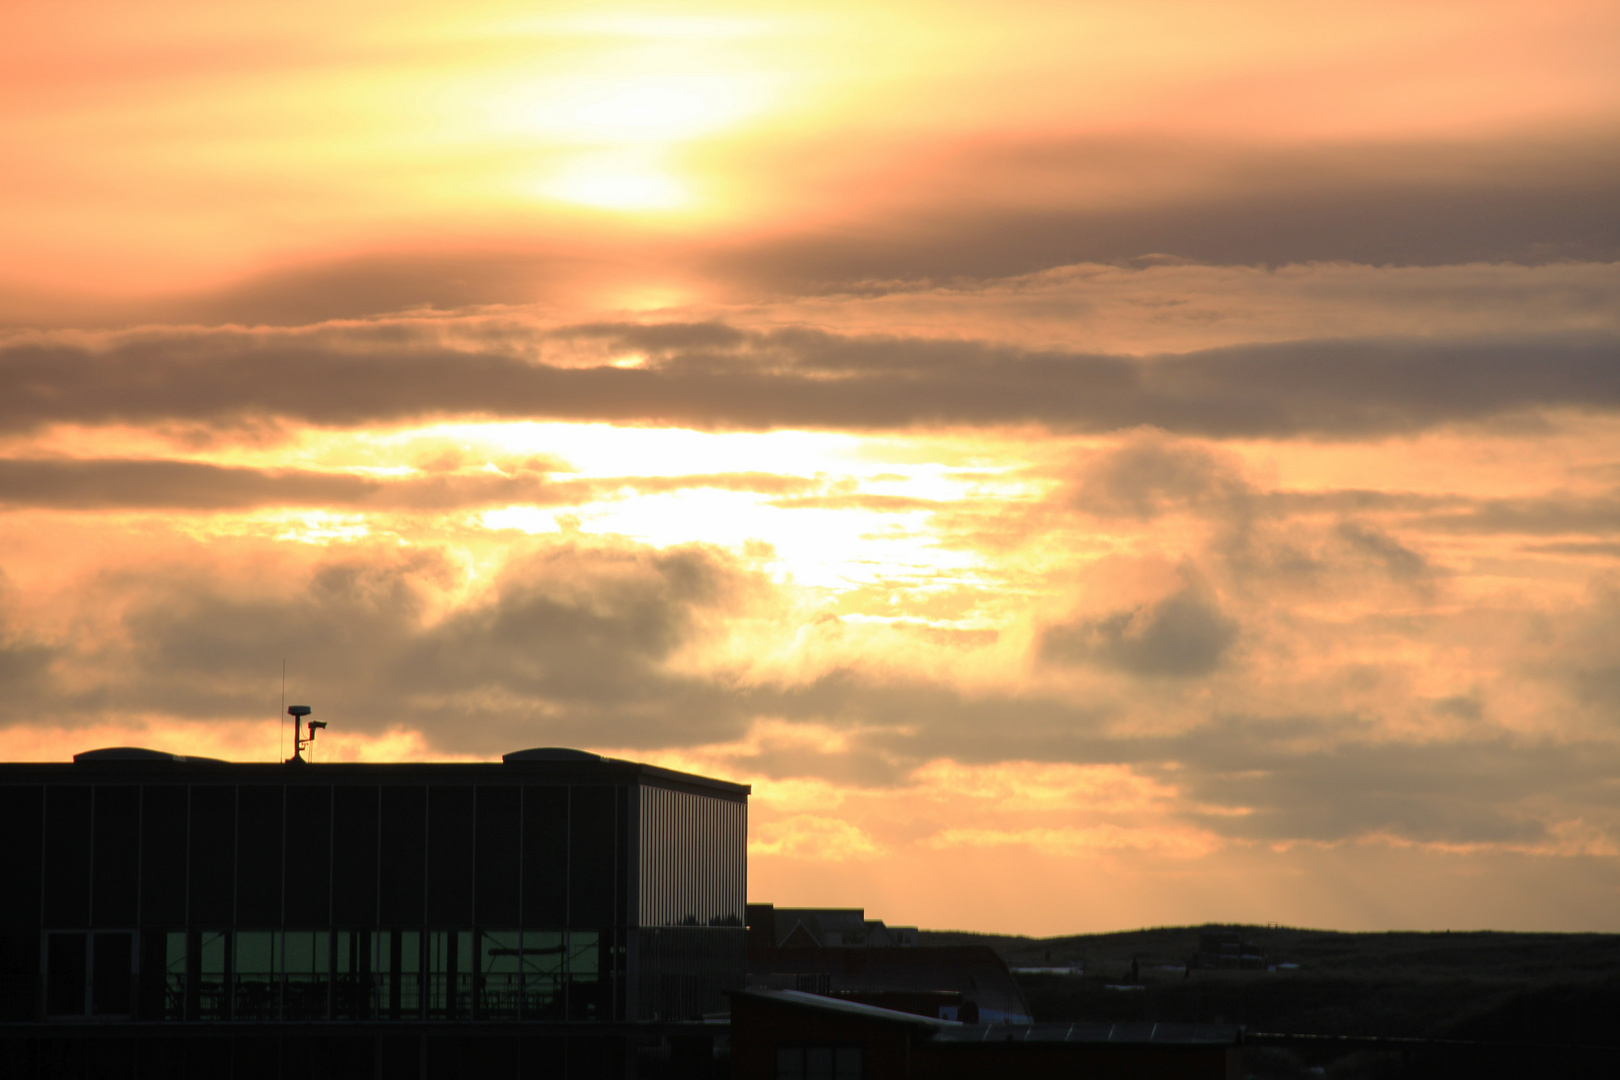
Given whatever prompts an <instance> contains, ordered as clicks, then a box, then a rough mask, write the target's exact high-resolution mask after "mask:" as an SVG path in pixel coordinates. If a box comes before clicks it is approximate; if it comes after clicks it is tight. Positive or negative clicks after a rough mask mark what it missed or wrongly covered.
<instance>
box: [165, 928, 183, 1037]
mask: <svg viewBox="0 0 1620 1080" xmlns="http://www.w3.org/2000/svg"><path fill="white" fill-rule="evenodd" d="M166 937H167V938H168V948H167V950H166V951H165V959H164V971H163V1018H164V1019H165V1020H182V1019H184V1018H185V1015H186V935H185V934H184V933H182V932H179V931H175V932H173V933H170V934H168V935H166Z"/></svg>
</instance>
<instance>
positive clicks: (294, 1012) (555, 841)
mask: <svg viewBox="0 0 1620 1080" xmlns="http://www.w3.org/2000/svg"><path fill="white" fill-rule="evenodd" d="M71 768H72V770H73V771H71V772H69V771H67V770H60V771H58V772H57V773H56V775H55V776H54V777H52V778H51V779H52V782H50V783H18V782H11V780H12V779H13V778H8V782H5V783H0V820H3V821H4V822H5V823H6V825H5V828H4V829H0V866H4V867H5V868H6V872H5V873H4V874H0V1019H6V1020H31V1019H36V1018H40V1017H43V1016H48V1015H56V1016H69V1015H79V1016H83V1015H86V1014H88V1015H91V1016H96V1015H101V1016H106V1017H119V1016H132V1017H137V1018H143V1019H228V1018H242V1019H249V1018H251V1019H261V1020H262V1019H278V1018H279V1019H324V1018H326V1017H332V1018H337V1019H343V1018H352V1019H361V1018H366V1017H381V1018H401V1019H405V1018H430V1019H431V1018H445V1019H450V1018H457V1017H463V1018H464V1017H469V1016H480V1017H487V1018H490V1019H505V1018H514V1019H515V1018H518V1017H530V1018H553V1019H562V1018H574V1019H609V1018H615V1017H617V1018H628V1017H629V1014H630V1011H631V1010H630V1006H629V1003H628V1001H627V995H628V990H629V988H628V985H627V984H628V979H627V972H626V968H625V964H626V955H627V953H628V952H629V951H630V939H631V937H632V935H633V933H634V931H635V926H636V918H637V914H638V913H637V910H636V907H635V899H636V898H635V894H634V885H635V878H636V876H637V875H636V867H635V865H634V860H633V859H632V851H633V850H634V836H635V833H636V831H637V824H638V823H637V822H635V821H633V820H632V817H631V812H630V811H631V803H632V798H631V793H632V790H633V786H632V785H626V784H591V783H524V782H521V778H513V779H512V780H508V781H506V782H500V783H442V784H440V783H411V782H392V783H378V784H365V783H350V782H339V783H332V782H321V780H320V778H319V774H314V773H310V774H307V775H304V776H289V775H287V773H286V771H285V770H281V769H272V770H262V771H267V772H269V773H270V776H269V777H263V778H254V779H253V780H252V781H251V782H249V781H246V780H241V779H240V777H239V775H238V776H237V777H233V773H234V772H235V769H236V767H219V768H216V769H212V770H208V769H204V770H187V774H188V775H186V776H185V777H184V779H185V780H187V781H189V782H179V781H180V780H181V777H178V776H177V777H176V781H175V782H150V781H148V782H120V776H121V775H127V774H112V771H111V770H108V771H107V772H105V773H104V772H102V771H101V770H97V771H96V773H95V774H93V773H92V772H91V771H90V770H89V769H85V770H84V772H83V774H82V775H81V774H80V773H79V769H80V768H81V767H78V766H75V767H71ZM306 768H307V769H310V770H313V769H315V768H318V767H315V766H309V767H306ZM348 775H349V776H351V777H352V776H354V775H356V773H355V772H354V770H350V771H349V773H348ZM361 775H363V774H361ZM272 777H273V778H274V779H272ZM233 778H234V779H238V782H231V780H232V779H233ZM276 780H282V781H284V782H275V781H276ZM704 839H706V838H701V837H700V838H696V839H695V840H694V841H693V842H694V843H696V844H697V845H698V846H701V844H702V841H703V840H704ZM738 933H739V934H740V933H741V931H740V930H739V931H738ZM736 968H737V971H738V977H739V978H740V972H741V962H740V961H739V962H738V963H737V964H736Z"/></svg>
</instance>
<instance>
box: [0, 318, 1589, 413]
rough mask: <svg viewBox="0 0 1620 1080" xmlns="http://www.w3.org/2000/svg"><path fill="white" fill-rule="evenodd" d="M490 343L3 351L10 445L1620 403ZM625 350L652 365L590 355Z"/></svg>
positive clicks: (1458, 385) (153, 337)
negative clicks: (44, 437) (87, 428)
mask: <svg viewBox="0 0 1620 1080" xmlns="http://www.w3.org/2000/svg"><path fill="white" fill-rule="evenodd" d="M476 332H477V326H476V325H474V326H471V327H470V328H468V329H467V331H466V335H465V336H464V338H463V340H459V341H454V342H447V341H446V340H444V335H443V333H442V332H441V331H440V330H436V329H431V328H424V327H423V326H421V325H419V324H415V323H400V324H397V325H368V326H366V327H361V328H340V327H325V328H319V329H317V330H312V331H308V332H275V331H260V332H249V331H229V330H219V331H195V332H193V331H178V330H177V331H151V332H144V333H139V334H130V335H120V336H115V337H112V338H110V339H108V340H107V341H106V342H105V343H104V344H99V345H90V344H85V343H82V342H76V341H71V340H68V339H64V338H33V339H28V340H17V341H13V342H12V343H10V344H7V345H5V346H3V347H0V431H6V432H12V433H19V434H20V433H25V432H29V431H33V430H36V429H38V428H40V427H42V426H45V425H50V424H91V425H94V424H115V423H122V424H140V425H185V424H192V425H196V424H201V425H208V426H215V427H224V428H230V427H241V426H253V425H264V424H267V423H304V424H314V425H320V426H328V427H351V426H360V425H375V424H405V423H411V422H421V421H425V420H429V419H438V418H451V417H481V418H492V419H495V418H499V419H551V420H591V421H607V422H613V423H627V424H665V425H675V426H684V427H697V428H722V429H749V430H764V429H772V428H823V429H849V430H913V429H918V428H923V427H929V426H941V425H945V426H949V425H1009V424H1039V425H1044V426H1047V427H1049V428H1052V429H1054V430H1060V431H1070V432H1113V431H1119V430H1123V429H1129V428H1135V427H1141V426H1154V427H1158V428H1162V429H1164V430H1166V431H1169V432H1175V433H1180V434H1188V435H1202V436H1208V437H1216V438H1221V437H1256V438H1262V437H1263V438H1290V437H1311V438H1358V437H1367V436H1374V435H1390V434H1402V433H1412V432H1419V431H1423V430H1427V429H1430V428H1434V427H1437V426H1442V425H1447V424H1456V423H1468V422H1483V421H1489V420H1493V419H1500V418H1504V417H1522V416H1524V415H1528V414H1533V413H1534V412H1536V411H1537V410H1545V409H1574V410H1582V411H1602V412H1606V411H1611V410H1613V409H1615V408H1616V407H1617V406H1620V363H1617V362H1616V360H1617V357H1620V339H1615V338H1613V337H1609V336H1604V335H1601V334H1585V335H1583V334H1565V335H1552V336H1546V337H1539V338H1537V337H1522V338H1518V339H1508V338H1492V339H1489V340H1477V341H1464V340H1425V339H1415V338H1414V339H1366V340H1318V341H1298V342H1285V343H1265V344H1255V345H1248V346H1233V347H1225V348H1219V349H1205V350H1200V351H1195V352H1190V353H1181V354H1173V355H1164V356H1157V357H1149V358H1133V357H1126V356H1108V355H1097V354H1085V353H1070V352H1062V351H1051V350H1047V351H1038V350H1027V349H1020V348H1015V347H1011V346H1004V345H997V344H994V343H986V342H974V341H936V340H926V339H918V338H906V337H895V336H883V337H876V336H874V337H846V336H840V335H836V334H830V333H826V332H822V331H817V330H812V329H780V330H775V331H769V332H761V331H748V332H743V331H740V330H737V329H735V328H732V327H728V326H721V325H716V324H684V323H676V324H652V325H636V324H624V325H622V326H605V325H590V326H584V327H573V328H569V327H563V328H556V329H553V330H550V331H538V330H537V331H534V332H533V334H532V335H531V336H530V338H529V339H527V340H526V341H525V340H516V341H514V340H513V338H512V335H511V331H510V329H509V328H502V329H501V330H500V332H499V333H496V332H495V331H493V330H490V331H488V336H487V339H486V340H484V341H483V342H482V343H479V342H478V340H477V339H476ZM580 350H584V358H583V359H581V358H580V357H579V355H577V354H578V353H579V351H580ZM537 351H539V352H541V353H543V355H546V356H548V357H553V358H554V359H552V360H551V361H550V362H547V361H544V360H538V359H535V358H534V355H532V354H534V353H535V352H537ZM625 353H634V354H636V355H637V356H638V357H640V358H641V362H640V365H639V366H635V367H620V366H615V365H614V364H612V363H603V362H593V361H592V360H591V359H590V357H592V356H597V355H611V354H620V355H622V354H625Z"/></svg>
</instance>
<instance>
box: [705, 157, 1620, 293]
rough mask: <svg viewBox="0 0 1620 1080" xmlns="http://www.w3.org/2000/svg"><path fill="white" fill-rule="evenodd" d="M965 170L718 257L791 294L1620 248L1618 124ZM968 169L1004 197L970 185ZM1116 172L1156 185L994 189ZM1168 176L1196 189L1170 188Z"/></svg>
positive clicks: (1075, 182)
mask: <svg viewBox="0 0 1620 1080" xmlns="http://www.w3.org/2000/svg"><path fill="white" fill-rule="evenodd" d="M954 164H955V169H954V170H952V173H953V176H952V178H953V179H954V180H956V181H957V183H955V184H952V185H947V186H946V190H949V191H951V192H952V194H953V195H955V196H956V197H955V198H954V199H953V200H951V201H950V202H949V203H948V204H944V205H936V206H910V207H905V208H902V209H899V210H897V211H896V210H890V212H889V214H888V216H886V217H885V219H883V220H881V221H874V222H870V223H866V226H865V227H863V228H859V229H854V228H851V229H845V230H840V231H838V232H832V231H828V230H823V231H821V232H818V233H816V234H814V235H807V236H798V237H788V238H784V239H781V240H774V241H768V242H766V243H762V244H754V245H750V246H748V247H743V248H739V249H737V250H735V251H733V252H731V253H728V254H727V255H726V256H725V257H723V258H721V259H718V260H716V264H715V265H716V268H717V269H718V270H719V271H720V272H721V273H723V274H726V275H728V276H731V277H733V278H736V279H740V280H743V281H748V282H755V283H765V284H768V285H772V286H775V287H776V288H779V289H796V290H801V291H818V290H819V291H831V292H839V291H846V290H850V289H852V288H865V289H868V290H872V291H882V290H884V289H885V288H886V287H887V286H886V285H885V284H884V283H886V282H905V281H913V282H914V281H917V280H950V279H956V278H968V279H974V278H985V277H1003V276H1008V275H1013V274H1023V273H1029V272H1033V271H1038V270H1043V269H1047V268H1051V267H1056V266H1067V265H1072V264H1075V263H1123V262H1129V261H1131V260H1135V259H1140V258H1142V257H1145V256H1161V257H1163V256H1169V257H1175V258H1181V259H1185V260H1188V261H1192V262H1199V263H1205V264H1219V265H1232V264H1243V265H1269V266H1278V265H1283V264H1288V263H1303V262H1353V263H1362V264H1367V265H1373V266H1439V265H1451V264H1458V263H1471V262H1517V263H1525V264H1536V263H1546V262H1551V261H1559V260H1564V259H1590V260H1593V261H1610V260H1613V259H1615V258H1620V139H1617V138H1616V136H1615V135H1614V133H1612V132H1609V131H1603V132H1595V133H1582V134H1581V135H1577V136H1573V137H1569V136H1562V137H1561V136H1558V135H1552V134H1549V135H1547V136H1545V137H1543V138H1541V139H1534V140H1532V139H1524V138H1522V137H1520V138H1516V139H1513V140H1511V141H1506V140H1504V141H1501V142H1479V143H1473V144H1469V143H1463V142H1452V143H1449V144H1446V143H1438V142H1429V143H1426V144H1423V145H1416V144H1410V145H1390V144H1366V145H1340V146H1316V147H1292V148H1276V147H1273V148H1266V149H1260V148H1252V149H1242V148H1235V147H1231V146H1222V147H1214V146H1199V145H1195V144H1188V143H1175V142H1171V141H1166V140H1153V139H1132V138H1124V139H1106V138H1105V139H1088V140H1083V141H1078V142H1072V143H1045V144H1025V145H1008V144H1005V143H1003V144H999V145H996V146H994V147H990V148H986V149H984V150H982V151H979V152H978V153H977V154H975V155H973V156H971V157H969V158H968V159H965V160H962V161H959V162H956V163H954ZM963 176H972V177H980V178H984V180H983V181H982V182H984V183H986V184H994V185H996V190H991V191H980V192H976V193H966V192H963V191H962V187H961V183H960V178H961V177H963ZM1120 176H1139V177H1144V178H1145V180H1144V181H1143V183H1142V184H1141V185H1140V186H1139V195H1138V197H1137V198H1135V199H1132V200H1130V201H1128V202H1125V203H1124V205H1121V202H1122V201H1123V200H1120V199H1119V197H1118V196H1115V197H1114V198H1107V197H1104V198H1101V199H1098V200H1097V201H1096V203H1095V204H1093V205H1085V204H1084V202H1083V201H1080V200H1077V204H1076V205H1070V206H1063V205H1051V206H1048V207H1045V208H1042V209H1038V210H1031V209H1028V208H1026V206H1007V205H1006V204H1005V203H1004V202H1003V201H1002V200H1000V199H998V198H997V191H998V190H999V191H1015V192H1027V191H1030V190H1036V191H1056V190H1063V189H1065V188H1067V189H1068V190H1073V191H1079V192H1084V191H1085V190H1086V189H1087V186H1088V184H1089V183H1091V182H1095V181H1096V180H1097V179H1099V178H1102V179H1104V180H1105V182H1106V180H1107V179H1117V178H1118V177H1120ZM1166 177H1176V178H1179V179H1182V180H1184V181H1186V183H1184V184H1182V185H1180V186H1177V187H1172V186H1170V185H1164V186H1162V187H1159V186H1157V185H1156V183H1155V182H1156V181H1161V182H1162V178H1166ZM1194 178H1196V179H1194ZM974 194H977V195H978V198H977V199H975V198H974Z"/></svg>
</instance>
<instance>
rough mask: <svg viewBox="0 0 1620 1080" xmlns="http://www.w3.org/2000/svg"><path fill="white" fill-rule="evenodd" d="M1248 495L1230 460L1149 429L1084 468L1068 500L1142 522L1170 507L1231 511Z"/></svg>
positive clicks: (1095, 511)
mask: <svg viewBox="0 0 1620 1080" xmlns="http://www.w3.org/2000/svg"><path fill="white" fill-rule="evenodd" d="M1253 495H1254V492H1253V490H1252V489H1251V488H1250V487H1249V485H1248V483H1247V482H1246V481H1245V480H1244V479H1243V478H1242V476H1241V474H1240V470H1239V468H1238V466H1237V465H1236V463H1234V462H1232V461H1230V460H1228V459H1226V458H1224V457H1222V456H1221V455H1218V454H1216V453H1214V452H1213V451H1211V450H1210V449H1208V448H1207V447H1203V446H1199V445H1196V444H1192V443H1186V442H1178V441H1176V440H1173V439H1169V438H1166V437H1164V436H1163V435H1162V434H1157V433H1151V432H1150V433H1147V434H1145V435H1142V436H1139V437H1137V438H1134V439H1132V440H1130V441H1129V442H1127V443H1125V444H1124V445H1123V446H1121V447H1119V448H1118V449H1116V450H1113V451H1111V452H1109V453H1108V454H1106V455H1104V456H1103V457H1102V458H1101V459H1100V460H1098V461H1096V462H1094V463H1093V464H1092V465H1091V466H1090V467H1089V468H1087V469H1086V470H1085V472H1084V474H1083V475H1082V477H1081V479H1080V481H1079V483H1078V485H1077V488H1076V490H1075V492H1074V494H1073V496H1072V498H1071V503H1072V505H1073V506H1074V507H1075V508H1076V509H1078V510H1082V511H1084V512H1086V513H1088V514H1096V515H1118V516H1125V517H1134V518H1137V519H1140V520H1143V521H1146V520H1149V519H1152V518H1156V517H1158V516H1160V515H1161V514H1165V513H1168V512H1171V511H1174V510H1185V509H1197V510H1203V511H1219V512H1231V511H1232V510H1233V509H1235V508H1236V507H1237V506H1238V504H1241V503H1244V502H1247V501H1248V500H1249V499H1251V498H1252V497H1253Z"/></svg>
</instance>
